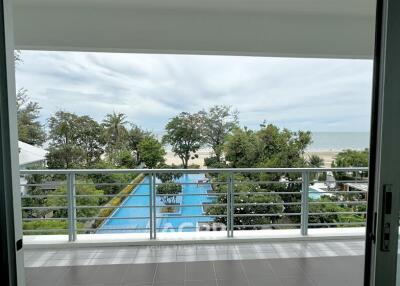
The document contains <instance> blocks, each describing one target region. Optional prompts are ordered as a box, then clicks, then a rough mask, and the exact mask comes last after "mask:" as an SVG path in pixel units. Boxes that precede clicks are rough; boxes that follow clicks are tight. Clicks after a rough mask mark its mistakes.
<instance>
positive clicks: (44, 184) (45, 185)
mask: <svg viewBox="0 0 400 286" xmlns="http://www.w3.org/2000/svg"><path fill="white" fill-rule="evenodd" d="M19 185H20V186H21V187H61V186H66V185H67V183H58V184H49V183H37V184H30V183H27V184H19Z"/></svg>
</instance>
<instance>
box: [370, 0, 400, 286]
mask: <svg viewBox="0 0 400 286" xmlns="http://www.w3.org/2000/svg"><path fill="white" fill-rule="evenodd" d="M396 12H397V15H396ZM399 14H400V1H398V0H377V12H376V38H375V55H374V79H373V100H372V120H371V142H370V144H371V145H370V154H371V155H370V176H369V177H370V180H369V193H368V195H369V197H368V214H367V235H366V249H365V250H366V251H365V271H364V275H365V276H364V285H371V286H375V285H376V286H378V285H379V286H380V285H385V286H395V285H396V272H397V248H398V237H399V231H398V228H399V208H400V206H399V204H400V194H399V192H400V148H399V146H400V132H399V131H400V84H399V83H400V78H399V75H400V53H399V51H400V37H399V35H400V18H399V17H398V15H399ZM386 247H387V248H386Z"/></svg>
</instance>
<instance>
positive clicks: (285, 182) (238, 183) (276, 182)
mask: <svg viewBox="0 0 400 286" xmlns="http://www.w3.org/2000/svg"><path fill="white" fill-rule="evenodd" d="M302 182H303V181H301V180H296V181H284V182H280V181H237V180H236V181H235V185H244V184H292V183H293V184H301V183H302Z"/></svg>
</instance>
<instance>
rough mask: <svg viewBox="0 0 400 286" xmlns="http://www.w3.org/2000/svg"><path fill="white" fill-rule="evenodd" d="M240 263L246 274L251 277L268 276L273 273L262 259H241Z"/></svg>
mask: <svg viewBox="0 0 400 286" xmlns="http://www.w3.org/2000/svg"><path fill="white" fill-rule="evenodd" d="M242 265H243V268H244V271H245V273H246V276H247V277H248V278H249V279H251V278H253V277H254V279H256V278H258V277H262V278H264V279H265V278H268V277H269V276H271V275H274V272H273V271H272V269H271V268H270V267H269V265H268V264H267V263H266V262H265V261H264V260H243V261H242Z"/></svg>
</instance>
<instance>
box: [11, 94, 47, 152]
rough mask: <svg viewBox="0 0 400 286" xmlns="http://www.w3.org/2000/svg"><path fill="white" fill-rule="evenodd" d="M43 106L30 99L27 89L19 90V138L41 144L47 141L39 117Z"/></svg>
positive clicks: (26, 141) (29, 142)
mask: <svg viewBox="0 0 400 286" xmlns="http://www.w3.org/2000/svg"><path fill="white" fill-rule="evenodd" d="M40 109H41V107H40V106H39V104H38V103H37V102H33V101H30V100H29V98H28V94H27V91H26V89H20V90H18V92H17V119H18V139H19V140H21V141H22V142H25V143H28V144H31V145H38V146H41V145H42V144H43V143H44V142H45V141H46V133H45V131H44V128H43V126H42V124H41V123H40V121H39V120H38V118H39V113H40Z"/></svg>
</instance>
